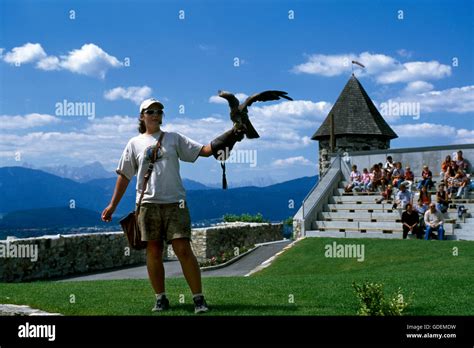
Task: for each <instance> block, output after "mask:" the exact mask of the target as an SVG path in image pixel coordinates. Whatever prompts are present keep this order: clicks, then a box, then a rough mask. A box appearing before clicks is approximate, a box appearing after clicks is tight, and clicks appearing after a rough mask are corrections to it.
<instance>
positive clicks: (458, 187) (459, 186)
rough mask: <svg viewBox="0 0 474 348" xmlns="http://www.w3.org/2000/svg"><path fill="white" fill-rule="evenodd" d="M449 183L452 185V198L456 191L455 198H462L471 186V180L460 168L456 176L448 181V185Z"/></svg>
mask: <svg viewBox="0 0 474 348" xmlns="http://www.w3.org/2000/svg"><path fill="white" fill-rule="evenodd" d="M449 182H450V183H451V192H450V196H451V195H452V194H453V193H454V191H457V192H456V196H455V198H462V196H463V195H464V193H465V191H466V187H468V184H469V178H468V177H467V175H466V174H465V173H464V171H463V170H462V169H461V168H458V171H457V172H456V175H455V176H454V177H453V178H449V179H448V183H449Z"/></svg>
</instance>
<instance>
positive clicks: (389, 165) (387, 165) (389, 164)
mask: <svg viewBox="0 0 474 348" xmlns="http://www.w3.org/2000/svg"><path fill="white" fill-rule="evenodd" d="M383 169H387V170H388V171H389V172H390V173H391V172H392V170H393V169H395V163H393V159H392V156H387V162H385V164H384V165H383Z"/></svg>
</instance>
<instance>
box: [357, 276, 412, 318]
mask: <svg viewBox="0 0 474 348" xmlns="http://www.w3.org/2000/svg"><path fill="white" fill-rule="evenodd" d="M352 287H353V288H354V290H355V292H356V295H357V297H358V298H359V300H360V308H359V310H358V311H357V314H358V315H361V316H385V315H402V312H403V311H404V310H405V309H406V308H407V307H408V305H409V303H411V298H410V299H409V300H408V301H405V298H404V297H403V294H402V289H401V288H398V290H397V292H396V293H395V294H394V295H393V296H392V297H391V298H390V299H388V300H387V299H386V298H385V295H384V292H383V284H380V283H368V282H365V283H364V284H362V285H358V284H356V283H355V282H353V283H352Z"/></svg>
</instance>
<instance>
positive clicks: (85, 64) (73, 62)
mask: <svg viewBox="0 0 474 348" xmlns="http://www.w3.org/2000/svg"><path fill="white" fill-rule="evenodd" d="M122 65H123V63H121V62H120V61H119V60H118V59H117V58H115V57H114V56H111V55H109V54H107V53H106V52H105V51H104V50H103V49H102V48H100V47H99V46H97V45H94V44H85V45H83V46H82V47H81V48H80V49H76V50H72V51H71V52H69V54H68V55H67V56H61V67H62V68H63V69H66V70H69V71H71V72H74V73H77V74H83V75H88V76H99V77H100V78H102V79H103V78H104V77H105V74H106V72H107V70H109V69H110V68H119V67H121V66H122Z"/></svg>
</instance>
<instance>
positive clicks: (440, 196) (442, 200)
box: [436, 184, 449, 213]
mask: <svg viewBox="0 0 474 348" xmlns="http://www.w3.org/2000/svg"><path fill="white" fill-rule="evenodd" d="M448 207H449V199H448V193H447V192H446V191H445V190H444V184H440V185H439V186H438V191H437V192H436V209H438V210H439V211H440V212H442V213H446V212H447V211H448Z"/></svg>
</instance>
